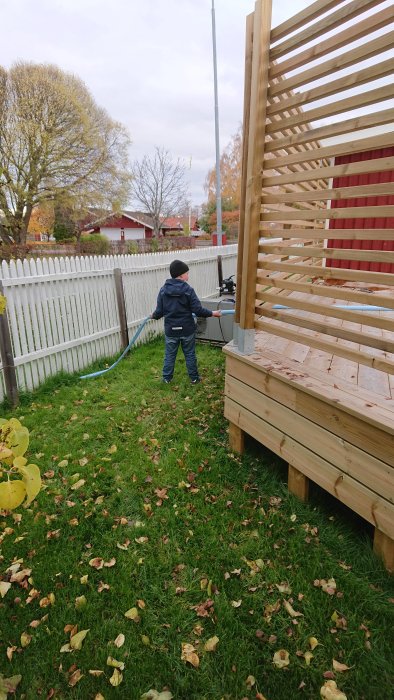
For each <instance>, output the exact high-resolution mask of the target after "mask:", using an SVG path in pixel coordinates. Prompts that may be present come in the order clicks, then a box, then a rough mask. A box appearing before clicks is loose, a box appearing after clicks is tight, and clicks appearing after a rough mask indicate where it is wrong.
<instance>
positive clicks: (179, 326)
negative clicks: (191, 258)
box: [151, 260, 221, 384]
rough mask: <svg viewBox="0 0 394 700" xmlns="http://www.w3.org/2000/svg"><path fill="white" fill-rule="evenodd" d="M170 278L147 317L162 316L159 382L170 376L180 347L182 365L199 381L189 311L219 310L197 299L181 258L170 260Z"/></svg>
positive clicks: (214, 313)
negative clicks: (162, 355)
mask: <svg viewBox="0 0 394 700" xmlns="http://www.w3.org/2000/svg"><path fill="white" fill-rule="evenodd" d="M170 275H171V279H168V280H166V282H165V284H164V286H163V287H162V288H161V289H160V292H159V295H158V297H157V306H156V309H155V310H154V312H153V314H152V315H151V318H154V319H159V318H162V317H163V316H164V334H165V355H164V364H163V382H165V383H166V384H169V383H170V381H171V380H172V378H173V376H174V366H175V359H176V356H177V352H178V348H179V346H181V347H182V350H183V354H184V356H185V360H186V368H187V371H188V374H189V377H190V381H191V383H192V384H198V383H199V382H200V381H201V378H200V375H199V374H198V367H197V358H196V324H195V321H194V318H193V314H195V315H196V316H200V317H203V318H208V316H220V315H221V312H220V311H210V310H209V309H204V307H203V306H201V302H200V300H199V298H198V296H197V294H196V292H195V291H194V289H193V288H192V287H190V285H189V284H188V283H187V281H188V279H189V268H188V266H187V265H186V263H184V262H182V260H173V262H172V263H171V265H170Z"/></svg>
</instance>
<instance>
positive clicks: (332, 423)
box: [225, 347, 394, 480]
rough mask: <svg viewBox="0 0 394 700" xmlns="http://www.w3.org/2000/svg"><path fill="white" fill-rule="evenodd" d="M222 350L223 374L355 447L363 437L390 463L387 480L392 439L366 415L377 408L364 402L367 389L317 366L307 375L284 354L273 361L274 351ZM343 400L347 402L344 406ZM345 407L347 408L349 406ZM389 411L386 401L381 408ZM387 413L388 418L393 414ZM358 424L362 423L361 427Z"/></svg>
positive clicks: (393, 457) (367, 446)
mask: <svg viewBox="0 0 394 700" xmlns="http://www.w3.org/2000/svg"><path fill="white" fill-rule="evenodd" d="M225 353H226V377H227V375H231V376H233V377H236V379H239V380H240V381H242V382H244V383H245V384H248V385H249V386H251V387H254V388H255V389H257V390H258V391H260V392H261V393H263V394H266V395H267V396H269V397H271V398H273V399H275V400H276V401H280V403H282V404H283V405H284V406H287V407H288V408H290V409H292V410H293V411H297V413H300V415H302V416H304V417H305V418H309V419H310V420H312V421H313V422H314V423H317V424H318V425H320V426H321V427H322V428H324V429H325V430H327V431H328V432H330V433H333V434H334V435H336V436H338V437H340V438H344V439H345V440H348V441H349V442H352V443H353V444H355V445H357V446H360V437H362V443H361V444H362V449H363V450H364V451H365V452H367V453H369V454H371V455H374V456H375V457H376V458H377V459H378V460H380V461H381V462H384V463H385V464H387V465H388V467H387V469H386V471H385V472H384V473H383V474H382V478H383V479H385V480H387V479H388V478H390V479H391V475H393V470H392V469H391V470H390V469H389V467H394V442H393V441H394V438H393V435H391V434H389V433H387V432H386V431H385V430H384V429H382V428H381V427H377V426H376V425H374V424H373V423H371V421H370V420H369V414H371V413H373V412H374V410H375V407H368V403H371V393H370V392H367V391H365V390H360V388H359V387H358V386H357V385H350V384H349V383H344V382H343V381H342V380H339V385H335V386H334V384H335V382H336V381H338V380H337V379H336V378H334V379H333V377H332V375H330V374H328V373H327V372H319V371H314V374H312V376H311V375H310V372H311V368H310V367H309V366H308V374H307V373H306V372H305V371H304V372H300V369H299V366H298V369H297V367H296V363H295V362H289V360H288V358H286V361H285V363H284V362H282V363H280V362H272V359H271V357H273V356H274V353H273V352H272V351H269V352H268V353H267V355H266V357H264V358H260V357H259V361H258V363H257V362H256V358H255V356H254V357H252V358H251V357H242V358H241V357H240V356H237V357H235V356H233V355H232V354H231V350H229V349H228V347H227V348H226V350H225ZM276 357H278V356H277V355H276ZM303 369H304V368H303ZM312 371H313V370H312ZM330 380H331V382H332V383H330ZM345 403H348V405H347V406H346V407H345ZM349 407H351V410H350V412H349V411H348V410H347V409H348V408H349ZM357 407H358V411H357ZM387 412H388V411H387V402H385V413H387ZM389 415H391V418H389V420H390V421H391V423H392V422H393V421H392V413H390V414H389ZM360 423H361V424H362V426H363V427H362V430H361V431H360ZM360 432H361V435H360Z"/></svg>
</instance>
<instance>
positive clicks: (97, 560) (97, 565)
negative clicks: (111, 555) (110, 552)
mask: <svg viewBox="0 0 394 700" xmlns="http://www.w3.org/2000/svg"><path fill="white" fill-rule="evenodd" d="M89 566H92V567H93V569H97V570H99V569H102V568H103V566H104V559H102V558H101V557H94V559H91V560H90V562H89Z"/></svg>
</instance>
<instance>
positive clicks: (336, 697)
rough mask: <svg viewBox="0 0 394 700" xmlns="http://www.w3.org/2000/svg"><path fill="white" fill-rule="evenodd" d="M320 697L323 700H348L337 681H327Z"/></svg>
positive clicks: (321, 689)
mask: <svg viewBox="0 0 394 700" xmlns="http://www.w3.org/2000/svg"><path fill="white" fill-rule="evenodd" d="M320 695H321V697H322V698H323V700H347V698H346V695H345V693H343V692H342V691H341V690H340V689H339V688H338V687H337V684H336V683H335V681H332V680H330V681H326V682H325V684H324V685H323V686H322V687H321V688H320Z"/></svg>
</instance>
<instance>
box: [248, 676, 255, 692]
mask: <svg viewBox="0 0 394 700" xmlns="http://www.w3.org/2000/svg"><path fill="white" fill-rule="evenodd" d="M245 683H246V686H247V688H248V690H252V688H253V686H254V685H256V679H255V677H254V676H248V677H247V679H246V681H245Z"/></svg>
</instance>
